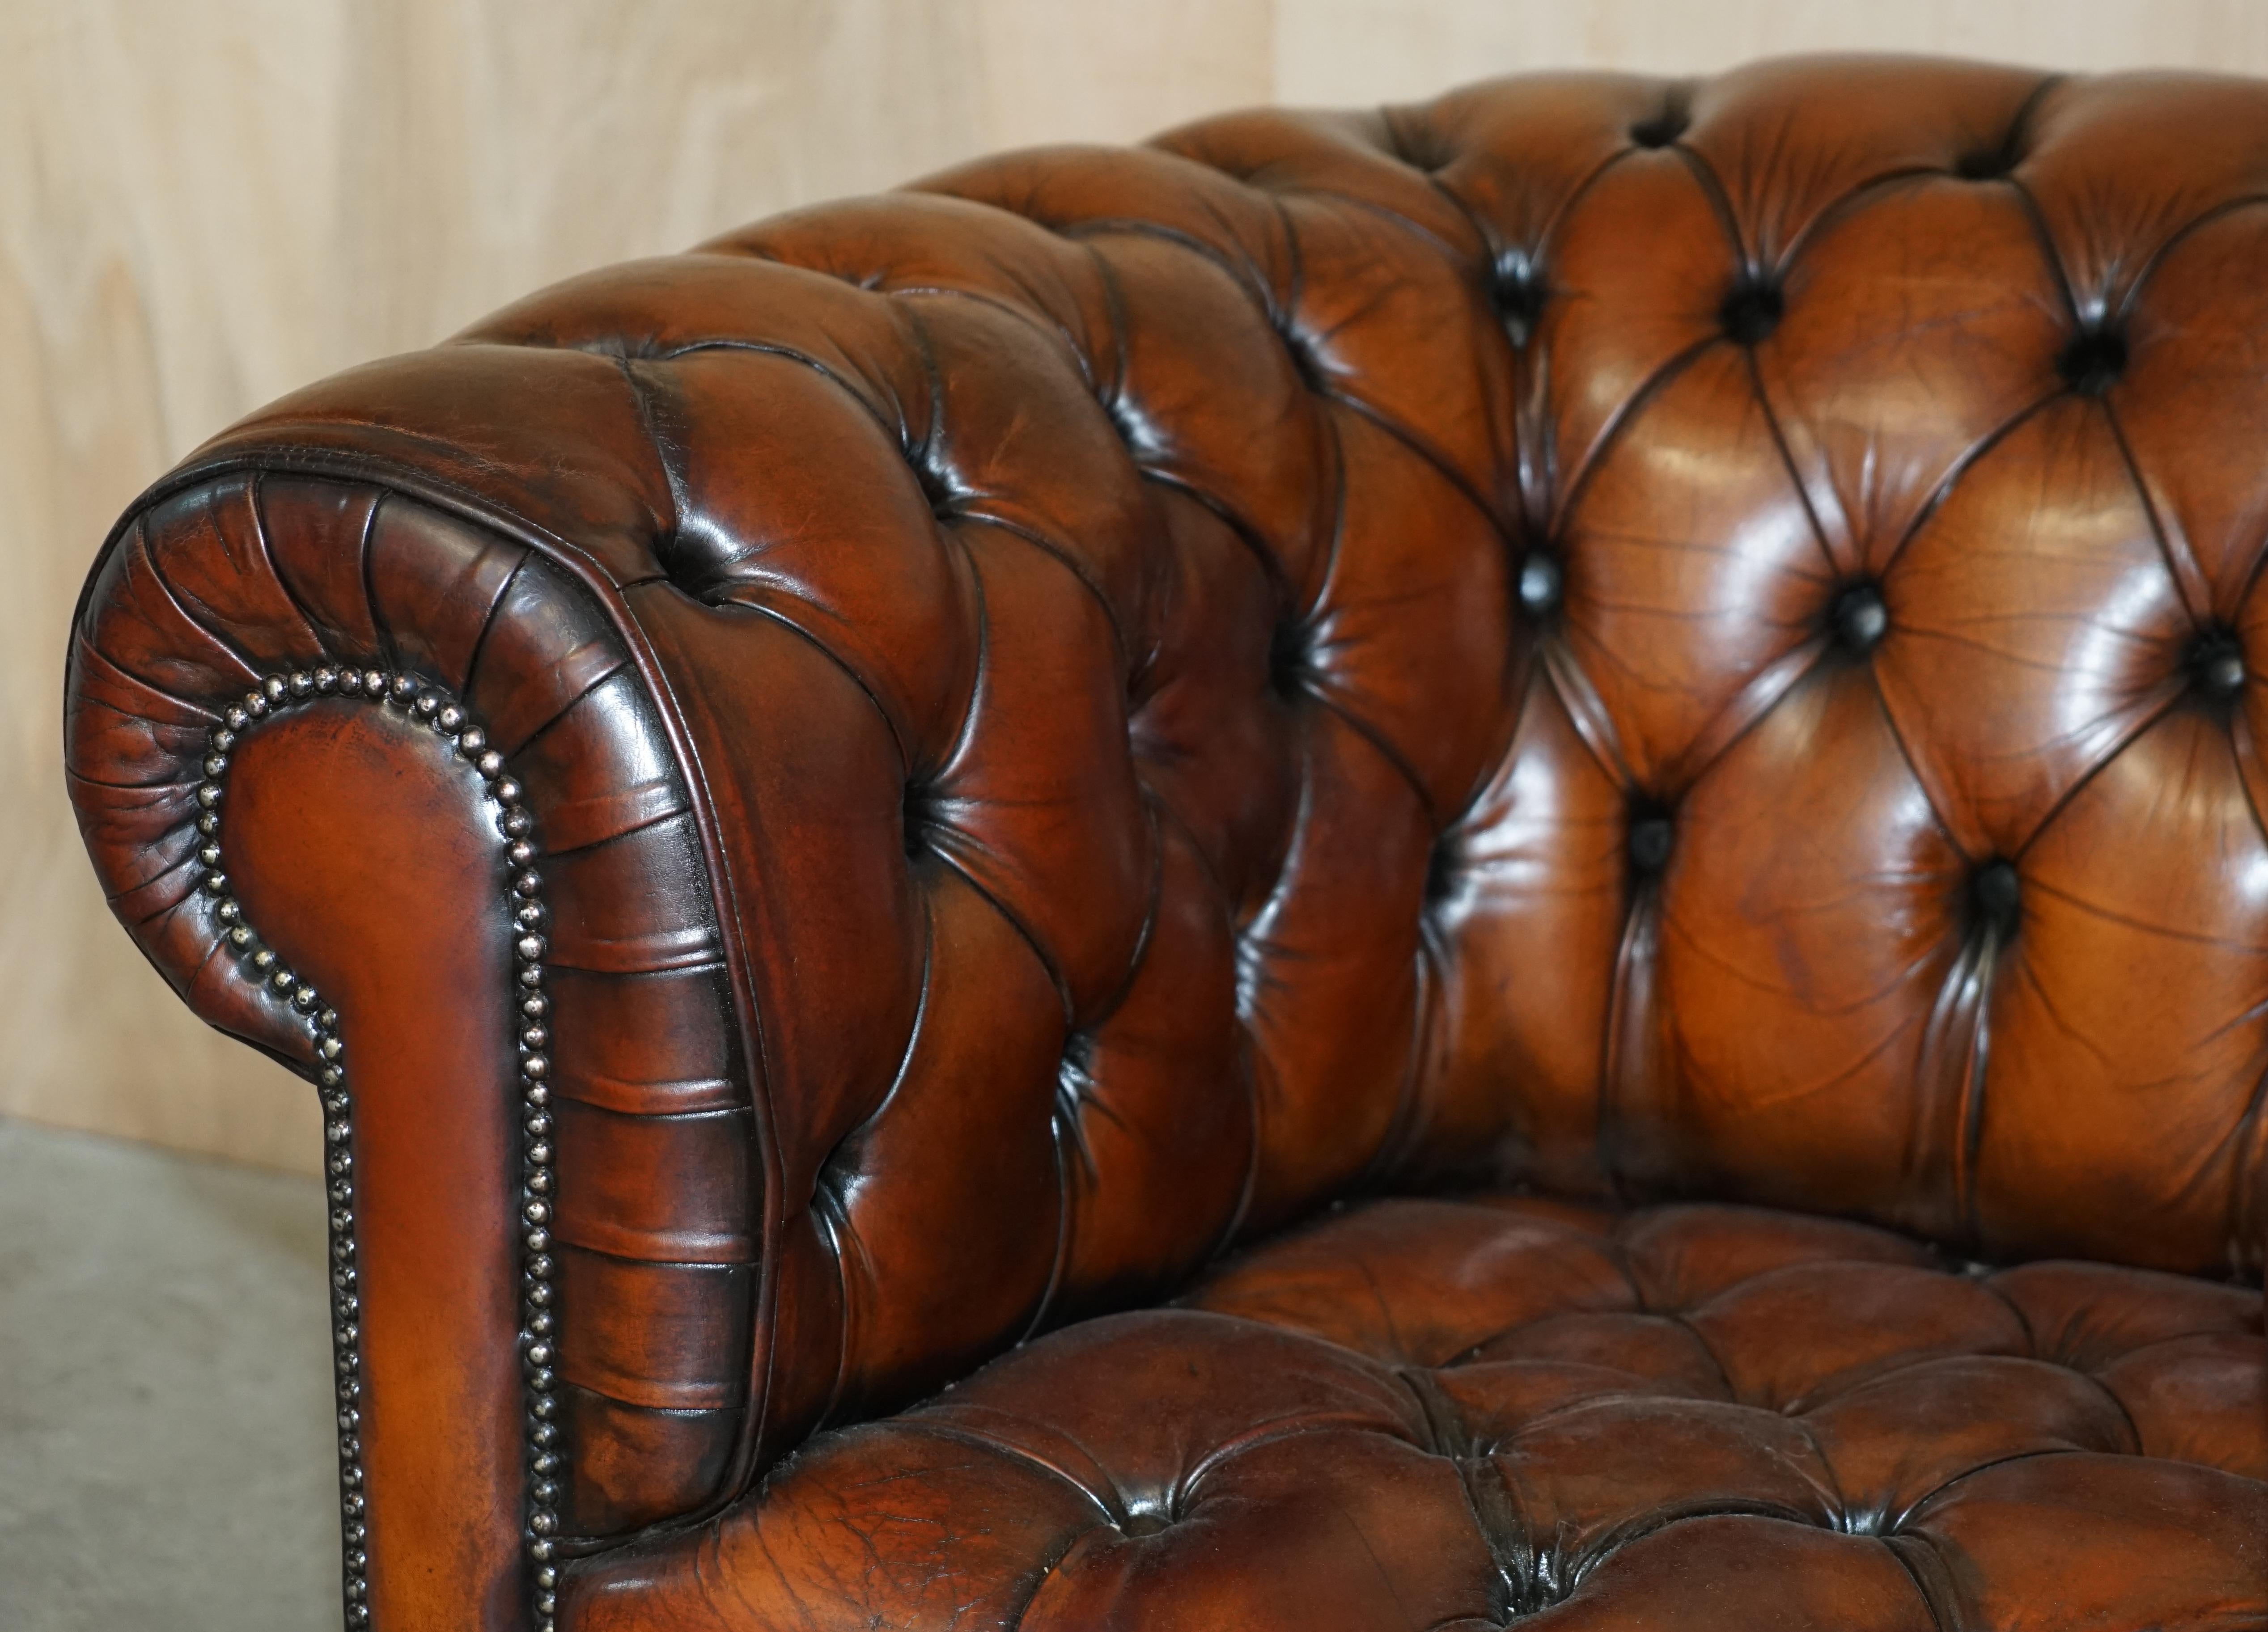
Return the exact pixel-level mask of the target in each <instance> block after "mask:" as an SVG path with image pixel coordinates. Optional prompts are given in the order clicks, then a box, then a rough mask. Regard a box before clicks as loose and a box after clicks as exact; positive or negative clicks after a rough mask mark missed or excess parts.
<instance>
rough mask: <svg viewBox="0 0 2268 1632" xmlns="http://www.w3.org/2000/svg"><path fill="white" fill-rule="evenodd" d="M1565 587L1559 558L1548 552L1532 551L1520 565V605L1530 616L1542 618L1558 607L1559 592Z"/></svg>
mask: <svg viewBox="0 0 2268 1632" xmlns="http://www.w3.org/2000/svg"><path fill="white" fill-rule="evenodd" d="M1563 587H1565V575H1564V574H1563V572H1562V571H1561V569H1560V566H1559V558H1558V557H1557V555H1553V554H1551V553H1550V551H1549V550H1541V549H1532V550H1530V551H1528V559H1527V560H1525V561H1523V562H1521V563H1520V604H1521V606H1524V607H1526V608H1527V609H1528V612H1529V613H1530V614H1533V615H1535V616H1536V617H1542V616H1543V614H1545V613H1547V612H1550V611H1553V610H1554V609H1556V608H1557V606H1558V605H1559V592H1560V590H1561V589H1562V588H1563Z"/></svg>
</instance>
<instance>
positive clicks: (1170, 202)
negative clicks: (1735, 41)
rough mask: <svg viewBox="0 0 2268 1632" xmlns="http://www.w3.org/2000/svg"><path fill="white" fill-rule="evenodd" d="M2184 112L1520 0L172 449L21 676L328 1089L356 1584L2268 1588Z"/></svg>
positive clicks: (2256, 390)
mask: <svg viewBox="0 0 2268 1632" xmlns="http://www.w3.org/2000/svg"><path fill="white" fill-rule="evenodd" d="M2264 201H2268V88H2264V87H2263V86H2260V85H2253V84H2250V83H2248V82H2242V81H2234V80H2220V79H2207V78H2177V77H2152V76H2139V77H2113V78H2107V79H2099V80H2085V79H2067V78H2060V77H2048V76H2042V75H2039V74H2035V73H2029V72H2026V71H2022V70H2013V69H2001V68H1985V67H1977V66H1970V65H1964V64H1958V63H1944V62H1907V61H1887V60H1873V59H1853V60H1836V61H1800V62H1778V63H1765V64H1762V65H1759V66H1757V67H1755V68H1752V69H1748V70H1742V71H1741V72H1738V73H1735V74H1732V75H1728V76H1727V77H1723V78H1720V79H1715V80H1711V81H1707V82H1704V83H1696V84H1671V83H1666V82H1661V81H1653V80H1642V79H1635V78H1629V77H1602V76H1572V77H1538V78H1532V79H1523V80H1512V81H1506V82H1502V83H1499V84H1494V85H1482V86H1477V87H1474V88H1472V89H1469V90H1466V91H1462V92H1455V93H1453V94H1451V95H1449V96H1447V97H1446V98H1444V99H1441V100H1440V101H1438V102H1434V103H1432V104H1429V105H1426V106H1424V107H1406V108H1395V109H1388V110H1385V111H1382V112H1378V113H1371V114H1344V115H1342V114H1290V113H1283V112H1266V113H1257V114H1238V115H1231V116H1228V117H1225V118H1222V119H1218V120H1212V121H1205V122H1204V123H1201V124H1198V125H1196V126H1192V127H1190V128H1189V129H1185V130H1182V131H1179V132H1175V133H1174V134H1172V135H1169V136H1166V137H1163V138H1161V139H1160V141H1159V142H1157V143H1153V144H1151V145H1150V146H1147V147H1145V148H1140V149H1130V150H1105V149H1061V150H1048V151H1037V152H1032V153H1024V154H1014V155H1009V156H1006V157H1005V158H997V159H991V160H987V161H983V162H982V163H979V164H976V165H969V166H966V167H964V168H962V169H960V170H956V171H954V172H950V173H946V174H945V175H942V176H939V177H935V178H932V179H931V180H928V181H925V182H923V183H921V184H919V185H917V187H911V188H909V189H907V190H905V191H902V192H900V193H897V194H895V195H889V196H888V197H886V198H881V199H873V200H864V201H853V202H846V203H839V204H831V205H826V206H821V207H818V208H814V209H812V210H805V211H800V212H798V213H795V214H792V215H789V216H784V217H779V218H777V219H775V220H773V221H770V222H765V223H760V224H756V225H755V226H752V227H749V228H747V229H745V230H742V231H740V232H734V233H731V234H728V235H726V236H725V237H724V238H721V239H717V240H715V241H714V242H712V243H711V244H709V245H706V246H703V247H701V248H700V249H697V250H696V251H695V252H693V253H691V254H686V255H681V256H675V257H670V258H666V259H662V260H657V261H646V262H640V263H637V264H634V265H630V266H627V267H620V268H609V269H608V270H605V271H601V272H597V273H593V274H591V275H589V276H585V277H583V278H578V279H577V280H574V281H572V282H571V283H565V284H563V285H560V286H558V287H556V288H554V289H552V290H546V291H542V292H541V293H538V294H536V295H534V296H532V297H530V298H527V300H524V301H522V302H520V303H519V304H518V305H514V306H512V307H510V308H508V309H506V310H505V311H504V312H499V313H497V314H496V315H494V316H493V317H491V318H489V319H487V320H483V321H482V322H481V323H480V324H477V325H475V327H473V328H471V329H469V330H468V331H467V332H466V333H465V334H461V335H460V336H458V337H456V338H455V339H454V340H452V341H451V342H447V343H446V344H445V345H442V346H439V347H437V348H434V349H431V350H429V351H424V352H420V353H416V354H414V355H412V356H409V357H399V358H394V359H389V360H387V361H384V362H380V363H376V364H370V365H368V366H366V367H365V368H362V369H358V370H355V371H350V372H349V373H347V374H344V375H342V376H340V377H338V378H336V379H332V380H328V381H325V382H322V383H320V384H318V385H316V386H312V387H309V388H308V389H306V390H305V391H302V392H300V393H296V394H295V395H293V396H291V397H289V398H286V399H285V400H284V401H281V402H279V403H276V404H275V405H273V406H272V407H270V408H268V409H265V410H263V411H262V412H261V413H260V414H259V415H254V417H253V418H252V419H250V420H247V422H245V423H242V424H240V425H239V426H237V427H235V428H233V429H232V430H228V431H225V432H224V433H222V434H221V435H220V436H219V437H217V438H215V439H214V440H213V441H212V442H210V443H209V444H207V445H205V446H204V447H203V449H201V450H199V451H198V452H197V453H195V455H193V456H192V457H191V458H190V459H188V461H187V462H186V463H185V464H184V465H183V466H182V467H180V469H179V470H177V471H175V472H174V473H173V474H170V475H169V476H167V477H166V478H165V479H163V480H162V481H161V482H159V483H158V485H157V486H156V487H154V488H153V489H151V491H150V492H149V493H148V494H146V495H145V496H144V497H143V498H142V499H141V500H140V501H138V502H137V503H136V505H135V506H134V507H133V508H132V509H131V510H130V511H129V513H128V514H127V516H126V517H125V518H122V521H121V523H120V525H119V526H118V528H117V529H116V530H115V531H114V533H113V534H112V536H111V538H110V539H109V540H107V543H106V544H105V546H104V548H103V550H102V552H101V554H100V555H99V557H98V559H97V561H96V563H95V566H94V569H93V571H92V574H91V576H90V578H89V582H88V586H87V590H86V592H85V596H84V598H83V599H82V602H81V605H80V607H79V609H78V614H77V624H76V629H75V639H74V642H73V646H72V656H71V670H70V677H69V683H68V690H67V701H66V718H65V732H66V743H65V746H66V754H67V759H68V769H69V775H70V788H71V793H72V798H73V800H74V803H75V805H76V806H77V812H78V815H79V820H80V825H81V830H82V832H83V834H85V839H86V842H87V846H88V850H89V853H90V855H91V856H92V859H93V861H94V863H95V865H96V868H97V870H98V871H99V874H100V876H101V878H102V879H103V882H104V885H105V887H106V889H107V891H108V893H109V897H110V900H111V901H112V904H113V906H114V909H115V911H116V912H117V914H118V915H119V916H120V918H121V920H122V922H123V923H125V924H126V925H127V927H128V928H129V930H130V931H131V932H132V933H133V935H134V936H135V937H136V941H137V943H138V944H139V945H141V947H142V948H143V950H144V952H145V953H146V954H147V955H148V956H149V958H150V959H151V962H152V963H153V964H154V965H155V967H157V968H158V971H159V972H160V973H161V974H164V975H165V976H166V978H167V979H168V980H169V981H171V982H172V983H173V986H174V988H175V989H177V990H178V991H179V992H180V994H181V996H183V997H184V998H185V999H186V1000H187V1001H188V1002H189V1003H191V1004H192V1005H193V1006H194V1007H195V1009H196V1010H197V1011H198V1012H199V1013H201V1014H203V1016H205V1017H206V1018H208V1019H209V1020H210V1021H212V1022H213V1023H214V1024H216V1025H217V1026H222V1027H224V1028H225V1029H227V1030H229V1031H231V1032H232V1033H236V1034H237V1035H239V1036H241V1037H243V1038H245V1039H246V1040H247V1041H249V1042H251V1043H252V1044H253V1045H254V1046H255V1047H258V1048H262V1049H265V1050H267V1051H268V1052H269V1053H270V1054H272V1055H276V1057H278V1058H281V1059H284V1060H285V1061H287V1062H290V1063H291V1064H292V1065H293V1066H294V1067H295V1068H296V1069H298V1070H300V1071H301V1072H302V1073H303V1074H305V1075H306V1076H307V1077H309V1078H310V1080H311V1081H312V1082H313V1084H314V1086H315V1089H316V1091H317V1092H318V1093H319V1095H320V1101H321V1104H322V1106H323V1110H324V1114H325V1123H326V1137H327V1152H328V1154H327V1157H326V1173H327V1183H328V1195H329V1197H330V1202H331V1214H330V1226H331V1231H332V1243H331V1253H332V1265H333V1274H332V1287H333V1295H334V1296H333V1317H334V1340H335V1346H336V1349H337V1356H338V1368H339V1382H338V1388H339V1407H340V1412H339V1430H340V1456H341V1467H342V1474H341V1478H342V1483H341V1498H340V1499H341V1505H342V1520H343V1540H344V1561H345V1570H344V1582H345V1586H344V1591H345V1610H346V1614H347V1618H348V1620H349V1621H350V1624H351V1625H354V1626H364V1625H374V1626H377V1627H379V1628H380V1632H411V1629H413V1628H414V1629H418V1632H444V1629H445V1628H446V1629H447V1632H457V1629H458V1628H464V1627H467V1626H474V1627H478V1628H482V1632H501V1629H504V1628H511V1629H512V1632H521V1629H524V1628H532V1629H533V1632H558V1628H573V1629H574V1632H596V1629H598V1628H619V1629H621V1632H630V1629H631V1628H641V1629H643V1628H652V1629H654V1632H661V1629H663V1628H709V1629H713V1632H725V1629H727V1628H729V1629H730V1632H760V1629H761V1632H770V1628H797V1629H798V1632H831V1629H833V1628H880V1627H887V1628H902V1629H903V1632H930V1629H932V1628H956V1629H961V1632H974V1629H975V1628H981V1627H990V1628H1006V1627H1012V1626H1020V1627H1022V1628H1026V1629H1027V1632H1030V1629H1032V1628H1039V1627H1042V1626H1048V1627H1088V1626H1093V1627H1105V1626H1114V1625H1115V1626H1123V1627H1128V1628H1133V1627H1140V1628H1145V1629H1147V1628H1171V1627H1181V1626H1186V1627H1189V1628H1219V1629H1222V1632H1226V1628H1252V1629H1253V1632H1258V1629H1260V1628H1277V1627H1287V1628H1288V1627H1295V1626H1296V1627H1300V1628H1309V1627H1314V1626H1318V1625H1320V1626H1325V1627H1341V1626H1343V1627H1348V1628H1413V1629H1425V1628H1431V1629H1434V1632H1448V1629H1449V1628H1477V1627H1481V1626H1492V1627H1494V1626H1505V1625H1508V1624H1512V1623H1513V1622H1522V1623H1525V1622H1526V1621H1531V1620H1532V1621H1534V1622H1535V1624H1538V1625H1540V1626H1551V1625H1560V1626H1565V1625H1576V1626H1586V1627H1587V1626H1598V1627H1607V1626H1616V1627H1621V1626H1631V1627H1636V1626H1654V1627H1664V1628H1689V1627H1690V1628H1713V1627H1734V1626H1738V1627H1751V1626H1753V1627H1772V1626H1779V1627H1787V1628H1811V1627H1817V1628H1830V1627H1832V1628H1853V1627H1865V1628H1873V1627H1883V1628H1908V1627H1912V1628H1933V1629H1934V1632H1954V1629H1955V1628H1960V1629H1961V1632H1972V1629H1976V1628H2079V1627H2088V1628H2102V1632H2141V1628H2150V1627H2164V1626H2173V1625H2181V1626H2215V1627H2230V1628H2235V1627H2239V1626H2257V1625H2261V1624H2264V1623H2268V1551H2264V1546H2263V1534H2264V1527H2268V1509H2264V1500H2268V1467H2264V1460H2263V1450H2262V1438H2263V1434H2264V1431H2268V1428H2264V1421H2263V1414H2264V1410H2268V1403H2264V1375H2268V1370H2264V1356H2263V1348H2262V1334H2261V1295H2260V1286H2259V1276H2260V1273H2261V1268H2262V1262H2263V1256H2264V1247H2268V1155H2264V1151H2268V1114H2264V1109H2263V1091H2262V1084H2263V1083H2264V1082H2268V824H2264V820H2263V812H2264V811H2268V770H2264V761H2263V759H2262V746H2261V745H2262V739H2263V733H2264V731H2268V686H2264V685H2262V684H2261V683H2260V676H2261V675H2262V674H2263V673H2268V585H2264V582H2263V578H2262V575H2261V572H2260V568H2261V564H2262V562H2263V561H2264V559H2268V460H2263V459H2261V458H2260V457H2259V456H2258V451H2259V449H2260V448H2261V447H2263V446H2264V445H2268V343H2264V341H2263V336H2264V335H2268V278H2264V277H2263V276H2261V274H2262V272H2263V269H2264V268H2268V202H2264ZM1445 1198H1446V1199H1445ZM1335 1209H1336V1210H1335ZM1176 1300H1177V1301H1176Z"/></svg>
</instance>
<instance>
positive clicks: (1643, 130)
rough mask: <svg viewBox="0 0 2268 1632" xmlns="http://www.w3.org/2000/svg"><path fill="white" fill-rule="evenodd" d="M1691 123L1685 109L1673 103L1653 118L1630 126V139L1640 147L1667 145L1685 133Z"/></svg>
mask: <svg viewBox="0 0 2268 1632" xmlns="http://www.w3.org/2000/svg"><path fill="white" fill-rule="evenodd" d="M1691 123H1692V119H1691V117H1690V115H1689V114H1687V113H1686V111H1685V109H1684V108H1683V107H1679V106H1677V105H1676V104H1675V103H1673V104H1671V105H1670V106H1669V107H1665V108H1663V109H1662V110H1661V112H1660V113H1658V114H1655V115H1654V116H1653V118H1651V119H1646V120H1641V121H1639V122H1638V123H1637V124H1634V125H1632V126H1631V133H1630V134H1631V141H1633V142H1635V143H1638V145H1639V146H1640V147H1668V145H1669V144H1670V143H1672V142H1675V140H1677V138H1678V137H1680V136H1683V135H1684V134H1685V129H1686V127H1687V126H1688V125H1690V124H1691Z"/></svg>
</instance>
